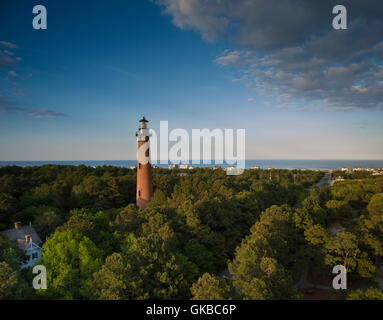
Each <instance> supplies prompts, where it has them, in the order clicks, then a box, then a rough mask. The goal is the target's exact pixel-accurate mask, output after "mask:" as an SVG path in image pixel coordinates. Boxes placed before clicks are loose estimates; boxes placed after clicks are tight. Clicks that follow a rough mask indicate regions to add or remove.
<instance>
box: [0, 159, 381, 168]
mask: <svg viewBox="0 0 383 320" xmlns="http://www.w3.org/2000/svg"><path fill="white" fill-rule="evenodd" d="M169 163H170V162H169ZM46 164H56V165H74V166H78V165H86V166H115V167H127V168H129V167H130V166H135V165H136V164H137V161H136V160H85V161H0V166H20V167H29V166H42V165H46ZM156 165H157V166H158V167H160V168H167V167H168V165H167V164H156ZM190 165H191V166H193V167H212V166H214V163H212V164H209V165H207V164H190ZM220 166H221V167H223V168H225V167H228V166H229V165H227V164H222V165H220ZM253 166H260V167H261V169H267V168H268V167H272V168H275V169H310V170H338V169H341V168H351V169H353V168H364V169H366V168H374V169H376V168H383V160H246V169H249V168H251V167H253Z"/></svg>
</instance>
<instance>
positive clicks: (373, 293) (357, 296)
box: [347, 288, 383, 300]
mask: <svg viewBox="0 0 383 320" xmlns="http://www.w3.org/2000/svg"><path fill="white" fill-rule="evenodd" d="M347 300H383V292H382V291H380V290H377V289H372V288H370V289H368V290H367V291H366V292H363V291H362V290H355V291H353V292H351V293H350V294H349V295H348V296H347Z"/></svg>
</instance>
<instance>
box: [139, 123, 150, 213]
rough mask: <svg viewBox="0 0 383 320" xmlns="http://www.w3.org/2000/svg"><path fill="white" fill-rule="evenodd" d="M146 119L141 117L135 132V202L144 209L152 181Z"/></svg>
mask: <svg viewBox="0 0 383 320" xmlns="http://www.w3.org/2000/svg"><path fill="white" fill-rule="evenodd" d="M148 122H149V121H148V120H146V119H145V117H143V118H142V119H141V120H140V126H139V128H138V131H137V132H136V137H137V141H138V153H137V196H136V199H137V201H136V203H137V206H138V207H139V208H141V209H145V207H146V204H147V203H148V202H149V201H150V198H151V197H152V196H153V183H152V165H151V164H150V149H149V146H150V144H149V138H150V134H149V126H148Z"/></svg>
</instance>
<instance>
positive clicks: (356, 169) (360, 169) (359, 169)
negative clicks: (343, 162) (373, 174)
mask: <svg viewBox="0 0 383 320" xmlns="http://www.w3.org/2000/svg"><path fill="white" fill-rule="evenodd" d="M353 171H363V169H362V168H354V169H353Z"/></svg>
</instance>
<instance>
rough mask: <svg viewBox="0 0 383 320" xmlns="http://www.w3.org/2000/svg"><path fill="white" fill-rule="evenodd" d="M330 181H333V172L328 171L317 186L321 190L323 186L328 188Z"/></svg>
mask: <svg viewBox="0 0 383 320" xmlns="http://www.w3.org/2000/svg"><path fill="white" fill-rule="evenodd" d="M330 181H331V171H328V172H326V173H325V175H324V176H323V178H322V179H320V181H319V182H318V183H317V186H318V187H319V188H320V187H323V186H328V185H330Z"/></svg>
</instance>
